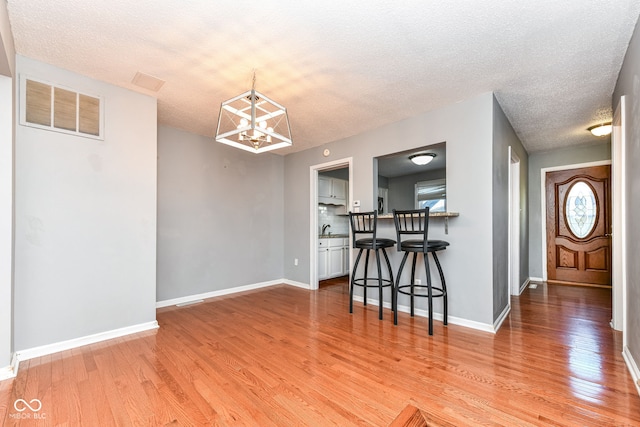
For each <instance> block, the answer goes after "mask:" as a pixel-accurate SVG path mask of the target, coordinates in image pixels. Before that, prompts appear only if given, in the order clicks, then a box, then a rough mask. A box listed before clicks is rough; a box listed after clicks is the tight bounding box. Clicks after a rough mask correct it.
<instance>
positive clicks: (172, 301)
mask: <svg viewBox="0 0 640 427" xmlns="http://www.w3.org/2000/svg"><path fill="white" fill-rule="evenodd" d="M275 285H289V286H295V287H297V288H302V289H307V290H308V289H311V287H310V286H309V285H308V284H306V283H302V282H296V281H294V280H287V279H278V280H269V281H268V282H260V283H253V284H251V285H245V286H237V287H235V288H228V289H220V290H218V291H211V292H205V293H202V294H195V295H187V296H184V297H179V298H172V299H168V300H164V301H158V302H156V308H162V307H169V306H170V305H177V304H185V303H190V302H195V301H198V300H203V299H207V298H214V297H220V296H223V295H231V294H237V293H238V292H245V291H252V290H255V289H261V288H268V287H269V286H275Z"/></svg>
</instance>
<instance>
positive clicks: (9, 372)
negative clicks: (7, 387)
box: [0, 353, 20, 381]
mask: <svg viewBox="0 0 640 427" xmlns="http://www.w3.org/2000/svg"><path fill="white" fill-rule="evenodd" d="M19 364H20V361H19V360H18V358H17V356H16V353H13V355H12V356H11V364H10V365H9V366H6V367H4V368H0V381H4V380H8V379H11V378H15V377H16V375H18V365H19Z"/></svg>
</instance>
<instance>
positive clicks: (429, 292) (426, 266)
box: [423, 253, 433, 335]
mask: <svg viewBox="0 0 640 427" xmlns="http://www.w3.org/2000/svg"><path fill="white" fill-rule="evenodd" d="M423 259H424V269H425V272H426V275H427V299H428V300H429V335H433V290H432V289H431V271H430V269H429V257H428V256H427V254H426V253H425V254H424V256H423Z"/></svg>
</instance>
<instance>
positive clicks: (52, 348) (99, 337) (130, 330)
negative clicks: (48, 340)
mask: <svg viewBox="0 0 640 427" xmlns="http://www.w3.org/2000/svg"><path fill="white" fill-rule="evenodd" d="M157 328H158V322H157V321H155V320H154V321H153V322H147V323H140V324H138V325H133V326H127V327H125V328H120V329H113V330H111V331H105V332H100V333H97V334H93V335H87V336H84V337H80V338H73V339H70V340H67V341H61V342H57V343H53V344H47V345H43V346H40V347H34V348H29V349H26V350H20V351H17V352H16V355H17V360H18V361H22V360H29V359H33V358H35V357H40V356H46V355H47V354H53V353H57V352H59V351H64V350H70V349H72V348H76V347H82V346H84V345H88V344H94V343H97V342H100V341H106V340H110V339H113V338H118V337H122V336H125V335H129V334H135V333H138V332H144V331H148V330H151V329H157Z"/></svg>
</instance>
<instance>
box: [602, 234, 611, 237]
mask: <svg viewBox="0 0 640 427" xmlns="http://www.w3.org/2000/svg"><path fill="white" fill-rule="evenodd" d="M604 237H613V233H611V234H605V235H604Z"/></svg>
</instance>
